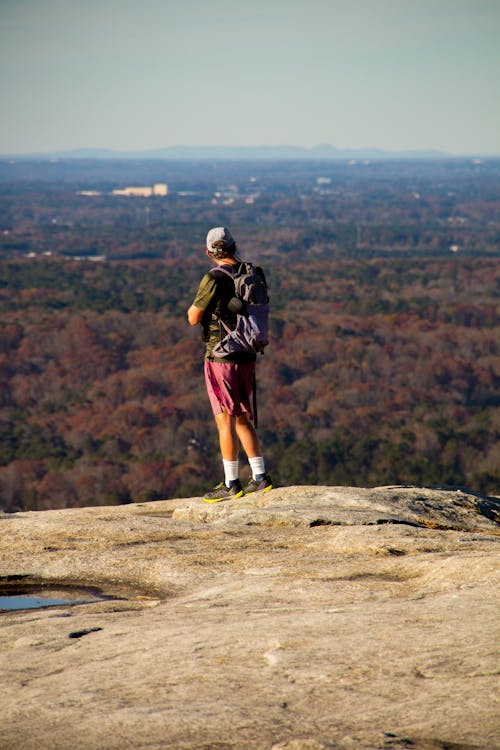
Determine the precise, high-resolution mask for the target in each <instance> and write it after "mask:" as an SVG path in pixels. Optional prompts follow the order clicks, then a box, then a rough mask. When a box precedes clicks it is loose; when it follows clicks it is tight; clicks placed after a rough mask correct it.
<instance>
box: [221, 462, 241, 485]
mask: <svg viewBox="0 0 500 750" xmlns="http://www.w3.org/2000/svg"><path fill="white" fill-rule="evenodd" d="M222 463H223V465H224V483H225V485H226V487H229V483H230V482H234V480H235V479H238V476H239V475H238V459H236V461H226V459H225V458H223V459H222Z"/></svg>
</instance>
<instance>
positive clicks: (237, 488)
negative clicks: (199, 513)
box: [203, 479, 245, 503]
mask: <svg viewBox="0 0 500 750" xmlns="http://www.w3.org/2000/svg"><path fill="white" fill-rule="evenodd" d="M244 494H245V493H244V492H243V487H242V486H241V482H240V480H239V479H237V480H236V481H235V482H233V483H232V484H231V487H226V485H225V484H224V482H220V484H218V485H217V486H216V487H214V488H213V490H211V491H210V492H207V493H206V495H205V497H204V498H203V502H205V503H220V501H221V500H235V499H236V498H237V497H241V496H242V495H244Z"/></svg>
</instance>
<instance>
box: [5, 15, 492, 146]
mask: <svg viewBox="0 0 500 750" xmlns="http://www.w3.org/2000/svg"><path fill="white" fill-rule="evenodd" d="M499 82H500V0H246V1H245V0H0V97H1V98H0V153H3V154H13V153H21V152H31V151H47V150H55V149H67V148H79V147H104V148H116V149H138V148H154V147H161V146H175V145H284V144H287V145H288V144H292V145H298V146H313V145H317V144H319V143H330V144H332V145H335V146H338V147H339V148H346V147H381V148H387V149H413V148H416V149H418V148H439V149H443V150H445V151H449V152H452V153H457V154H461V153H467V154H471V153H475V154H480V153H483V154H484V153H496V154H500V83H499Z"/></svg>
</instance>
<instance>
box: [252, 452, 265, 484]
mask: <svg viewBox="0 0 500 750" xmlns="http://www.w3.org/2000/svg"><path fill="white" fill-rule="evenodd" d="M248 463H249V464H250V468H251V469H252V478H253V479H256V478H257V477H258V476H259V475H262V474H265V473H266V467H265V464H264V458H263V457H262V456H255V458H249V459H248Z"/></svg>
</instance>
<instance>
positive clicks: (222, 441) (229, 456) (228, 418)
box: [215, 411, 238, 461]
mask: <svg viewBox="0 0 500 750" xmlns="http://www.w3.org/2000/svg"><path fill="white" fill-rule="evenodd" d="M215 424H216V425H217V430H218V432H219V445H220V452H221V454H222V458H223V460H224V461H236V459H237V458H238V437H237V433H236V417H233V416H232V415H231V414H228V413H227V412H225V411H223V412H221V413H220V414H216V415H215Z"/></svg>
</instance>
